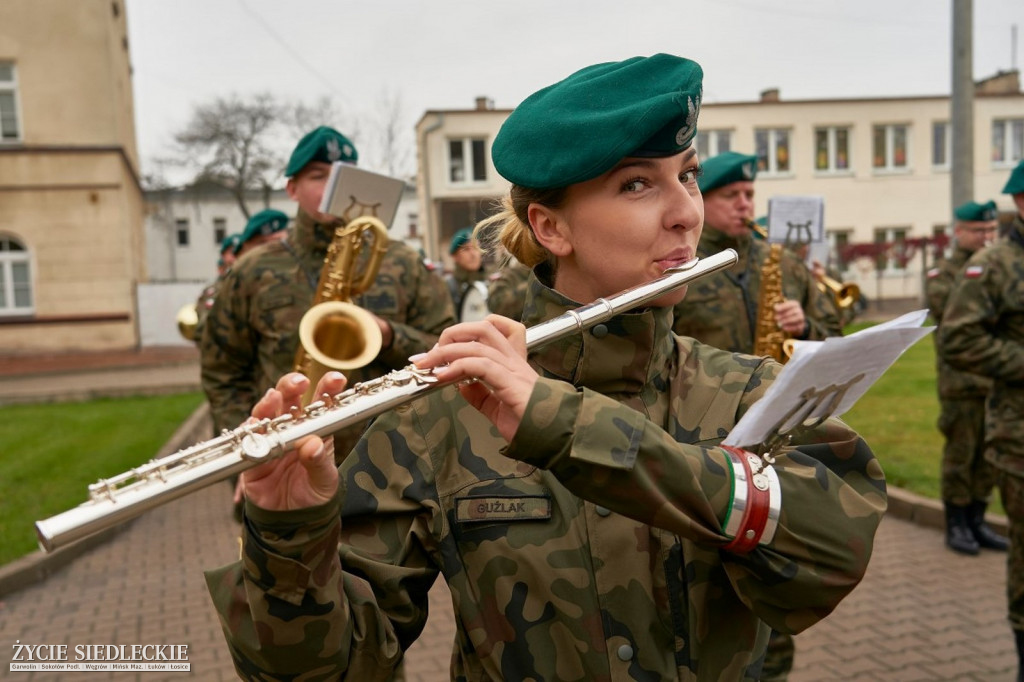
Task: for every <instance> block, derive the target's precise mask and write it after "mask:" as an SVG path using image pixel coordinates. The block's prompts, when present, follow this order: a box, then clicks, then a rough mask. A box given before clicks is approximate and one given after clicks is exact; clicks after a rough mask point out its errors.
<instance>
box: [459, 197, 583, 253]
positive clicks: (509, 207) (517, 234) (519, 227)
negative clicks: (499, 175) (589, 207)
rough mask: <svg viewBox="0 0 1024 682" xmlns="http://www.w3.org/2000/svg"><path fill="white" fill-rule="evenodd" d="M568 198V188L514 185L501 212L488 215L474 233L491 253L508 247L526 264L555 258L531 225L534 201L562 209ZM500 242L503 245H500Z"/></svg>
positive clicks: (502, 203)
mask: <svg viewBox="0 0 1024 682" xmlns="http://www.w3.org/2000/svg"><path fill="white" fill-rule="evenodd" d="M563 201H565V188H564V187H558V188H554V189H532V188H529V187H520V186H519V185H512V187H511V189H510V190H509V193H508V196H505V197H503V198H502V199H501V203H500V204H499V206H498V211H497V212H496V213H494V214H493V215H491V216H488V217H487V218H484V219H483V220H481V221H480V222H479V223H477V224H476V227H475V228H474V229H473V236H474V237H476V238H477V240H478V241H479V242H480V244H481V245H482V246H484V247H485V249H486V250H487V251H489V252H491V253H493V252H495V251H500V248H504V249H505V251H506V252H508V253H509V254H511V255H512V256H514V257H515V258H516V260H518V261H519V262H520V263H522V264H523V265H526V266H527V267H531V268H532V267H533V266H535V265H539V264H540V263H543V262H544V261H548V260H551V259H552V256H551V253H550V252H549V251H548V250H547V249H545V248H544V247H543V246H541V244H540V242H538V241H537V238H536V237H535V236H534V234H533V229H532V228H531V227H530V218H529V213H528V209H529V207H530V204H541V205H542V206H547V207H549V208H559V207H560V206H561V205H562V202H563ZM499 245H500V246H499Z"/></svg>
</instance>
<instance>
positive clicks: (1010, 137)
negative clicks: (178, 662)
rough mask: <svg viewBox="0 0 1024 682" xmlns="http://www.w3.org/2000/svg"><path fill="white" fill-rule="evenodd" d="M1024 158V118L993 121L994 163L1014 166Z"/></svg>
mask: <svg viewBox="0 0 1024 682" xmlns="http://www.w3.org/2000/svg"><path fill="white" fill-rule="evenodd" d="M1022 158H1024V118H1010V119H1002V120H1001V119H996V120H995V121H992V162H993V163H994V164H996V165H999V166H1012V165H1014V164H1015V163H1017V162H1018V161H1020V160H1021V159H1022Z"/></svg>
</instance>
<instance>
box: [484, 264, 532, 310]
mask: <svg viewBox="0 0 1024 682" xmlns="http://www.w3.org/2000/svg"><path fill="white" fill-rule="evenodd" d="M529 278H530V268H528V267H526V266H525V265H523V264H522V263H520V262H519V261H510V262H509V263H507V264H506V265H505V266H504V267H502V268H501V269H500V270H498V271H497V272H495V273H494V274H493V275H491V276H490V278H489V279H488V281H487V308H488V309H489V310H490V311H491V312H492V313H494V314H495V315H502V316H504V317H508V318H511V319H513V320H518V319H520V318H521V317H522V316H523V302H524V301H525V300H526V282H527V280H528V279H529Z"/></svg>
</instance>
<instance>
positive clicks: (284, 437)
mask: <svg viewBox="0 0 1024 682" xmlns="http://www.w3.org/2000/svg"><path fill="white" fill-rule="evenodd" d="M736 261H737V255H736V252H735V251H733V250H732V249H726V250H725V251H722V252H720V253H717V254H714V255H712V256H708V257H706V258H700V259H697V258H694V259H693V260H690V261H687V262H686V263H683V264H681V265H679V266H677V267H674V268H670V269H669V270H666V271H665V274H664V275H662V276H661V277H659V278H658V279H656V280H653V281H651V282H648V283H646V284H641V285H639V286H636V287H633V288H632V289H627V290H626V291H623V292H621V293H618V294H615V295H614V296H611V297H609V298H599V299H597V300H596V301H594V302H593V303H589V304H587V305H585V306H582V307H580V308H576V309H575V310H570V311H568V312H566V313H563V314H562V315H559V316H558V317H554V318H552V319H550V320H547V321H546V322H541V323H540V324H537V325H534V326H533V327H530V328H529V329H527V330H526V347H527V349H533V348H537V347H540V346H543V345H544V344H547V343H550V342H552V341H555V340H557V339H560V338H562V337H565V336H568V335H569V334H573V333H575V332H578V331H582V330H585V329H588V328H589V327H592V326H594V325H595V324H598V323H600V322H603V321H605V320H608V319H610V318H612V317H614V316H615V315H618V314H620V313H623V312H626V311H629V310H632V309H633V308H638V307H640V306H643V305H646V304H647V303H650V302H651V301H653V300H655V299H657V298H660V297H661V296H664V295H665V294H667V293H669V292H670V291H673V290H675V289H678V288H679V287H681V286H684V285H686V284H688V283H690V282H693V281H694V280H696V279H699V278H701V277H704V276H706V275H710V274H711V273H713V272H717V271H719V270H723V269H725V268H728V267H729V266H731V265H733V264H734V263H735V262H736ZM453 383H456V382H454V381H442V380H439V379H438V378H437V377H436V376H435V375H434V373H433V370H432V369H418V368H416V367H415V366H413V365H409V366H407V367H405V368H403V369H399V370H395V371H393V372H390V373H388V374H385V375H384V376H382V377H380V378H378V379H374V380H372V381H366V382H362V383H359V384H356V385H355V386H353V387H352V388H349V389H346V390H345V391H342V392H341V393H338V394H336V395H333V396H332V395H328V394H324V395H323V396H322V397H321V398H320V399H319V400H317V401H315V402H313V403H310V404H309V405H308V406H306V407H305V408H303V409H298V408H296V409H295V410H293V411H292V412H290V413H286V414H282V415H281V416H279V417H275V418H273V419H260V420H253V421H250V422H248V423H246V424H242V425H241V426H239V427H238V428H236V429H234V430H231V431H226V430H225V431H224V432H223V433H221V435H219V436H217V437H215V438H212V439H210V440H207V441H204V442H202V443H198V444H196V445H193V446H191V447H188V448H185V449H184V450H179V451H178V452H176V453H173V454H171V455H167V456H166V457H161V458H159V459H154V460H152V461H150V462H148V463H147V464H143V465H142V466H140V467H136V468H135V469H132V470H131V471H127V472H125V473H123V474H120V475H118V476H114V477H113V478H108V479H102V480H100V481H98V482H96V483H94V484H92V485H90V486H89V499H88V500H87V501H85V502H83V503H82V504H80V505H78V506H77V507H75V508H73V509H70V510H68V511H66V512H62V513H60V514H57V515H56V516H51V517H50V518H48V519H43V520H41V521H36V524H35V525H36V535H37V536H38V537H39V545H40V547H42V548H43V549H44V550H46V551H47V552H50V551H53V550H54V549H57V548H59V547H63V546H64V545H67V544H69V543H71V542H74V541H75V540H80V539H82V538H85V537H88V536H90V535H93V534H95V533H98V532H100V531H102V530H105V529H107V528H112V527H114V526H117V525H118V524H121V523H124V522H126V521H129V520H131V519H133V518H135V517H137V516H139V515H141V514H142V513H144V512H146V511H148V510H150V509H153V508H154V507H158V506H160V505H162V504H165V503H167V502H171V501H172V500H175V499H178V498H179V497H182V496H184V495H187V494H188V493H190V492H193V491H195V490H199V489H200V488H205V487H206V486H208V485H212V484H213V483H216V482H217V481H222V480H224V479H226V478H228V477H230V476H233V475H235V474H237V473H240V472H242V471H245V470H246V469H250V468H252V467H254V466H257V465H258V464H260V463H262V462H266V461H269V460H271V459H273V458H275V457H280V456H282V455H284V454H285V453H286V452H288V451H289V450H292V449H293V448H295V446H296V443H298V441H300V440H302V439H303V438H306V437H307V436H327V435H330V434H332V433H334V432H335V431H338V430H339V429H342V428H344V427H346V426H349V425H350V424H355V423H357V422H360V421H362V420H364V419H369V418H371V417H375V416H377V415H379V414H382V413H384V412H387V411H388V410H392V409H394V408H396V407H399V406H401V405H403V404H404V403H407V402H409V401H410V400H413V399H415V398H419V397H421V396H423V395H426V394H427V393H431V392H433V391H436V390H438V389H440V388H443V387H445V386H449V385H451V384H453Z"/></svg>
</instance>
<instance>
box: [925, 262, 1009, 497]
mask: <svg viewBox="0 0 1024 682" xmlns="http://www.w3.org/2000/svg"><path fill="white" fill-rule="evenodd" d="M971 253H972V252H971V251H968V250H967V249H964V248H963V247H960V246H956V247H955V248H954V249H953V253H952V254H951V255H950V257H949V258H948V259H943V260H940V261H939V262H938V263H936V264H935V267H934V268H932V269H931V270H929V271H928V277H927V280H926V281H925V297H926V301H927V304H928V310H929V312H931V315H932V319H933V320H935V323H936V324H938V325H941V324H942V314H943V311H944V310H945V308H946V301H948V300H949V294H950V292H951V291H952V289H953V284H954V282H955V280H956V276H957V273H959V272H960V271H962V270H963V267H964V264H965V263H966V262H967V259H968V258H970V257H971ZM940 342H941V338H940V337H939V335H938V334H936V335H935V343H936V354H935V355H936V358H935V369H936V374H937V376H938V386H939V405H940V408H941V410H940V414H939V430H940V431H941V432H942V435H943V436H945V438H946V443H945V446H944V447H943V451H942V488H941V489H942V499H943V500H944V501H946V502H950V503H953V504H956V505H960V506H967V505H969V504H970V503H971V502H972V501H974V500H987V499H988V496H989V494H990V493H991V492H992V487H993V486H994V485H995V477H996V475H995V469H994V468H993V467H992V465H991V464H989V463H988V462H986V461H985V396H987V395H988V389H989V387H990V386H991V385H992V381H991V380H990V379H989V378H987V377H983V376H979V375H977V374H972V373H971V372H960V371H958V370H956V369H953V367H951V366H950V365H949V363H948V362H946V361H945V360H943V358H942V351H941V350H940V349H939V348H938V344H939V343H940Z"/></svg>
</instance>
